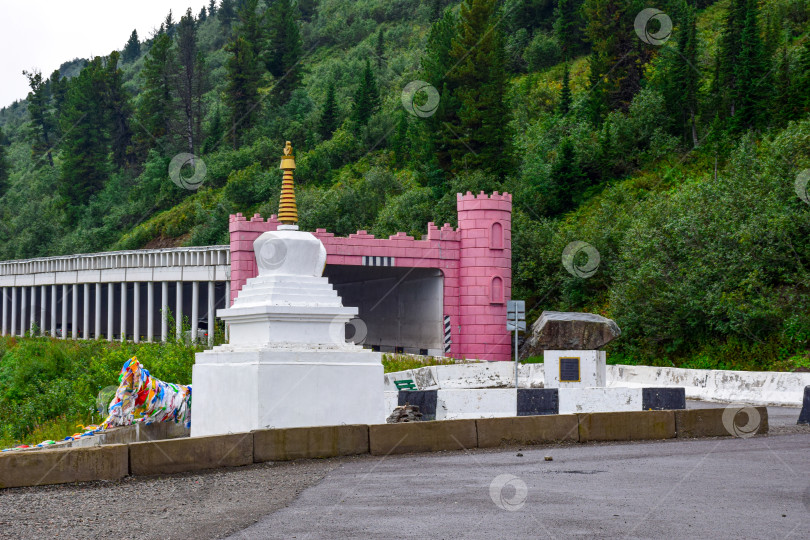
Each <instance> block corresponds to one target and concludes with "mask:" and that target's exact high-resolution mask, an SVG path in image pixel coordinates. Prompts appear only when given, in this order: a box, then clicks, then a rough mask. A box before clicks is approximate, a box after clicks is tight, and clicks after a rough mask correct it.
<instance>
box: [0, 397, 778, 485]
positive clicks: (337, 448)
mask: <svg viewBox="0 0 810 540" xmlns="http://www.w3.org/2000/svg"><path fill="white" fill-rule="evenodd" d="M729 407H735V406H729ZM729 407H726V408H725V409H723V408H715V409H689V410H678V411H672V410H664V411H627V412H611V413H589V414H576V415H542V416H513V417H502V418H485V419H477V420H439V421H428V422H411V423H402V424H375V425H350V426H317V427H303V428H288V429H270V430H260V431H254V432H250V433H236V434H228V435H213V436H207V437H194V438H183V439H169V440H161V441H149V442H138V443H130V444H127V445H124V444H113V445H104V446H95V447H90V448H66V449H61V450H39V451H30V452H6V453H3V454H2V455H0V488H11V487H24V486H37V485H43V484H63V483H72V482H90V481H96V480H119V479H121V478H123V477H125V476H127V474H129V475H132V476H142V475H157V474H172V473H178V472H188V471H198V470H202V469H213V468H220V467H239V466H244V465H249V464H252V463H259V462H263V461H284V460H293V459H308V458H326V457H335V456H344V455H356V454H372V455H375V456H387V455H390V454H410V453H424V452H440V451H447V450H469V449H471V448H494V447H498V446H501V445H508V444H517V445H526V446H530V445H540V444H552V443H559V442H577V441H578V442H582V443H584V442H589V441H640V440H660V439H671V438H675V437H678V438H693V437H722V436H727V437H730V436H738V437H739V436H750V435H752V434H765V433H767V432H768V410H767V408H765V407H754V409H756V412H757V413H759V418H758V420H757V421H758V425H757V430H756V431H755V432H753V433H750V434H749V433H745V434H744V435H740V434H739V433H732V432H733V431H735V430H734V428H733V427H732V428H731V431H730V430H729V429H727V428H726V425H725V424H727V423H728V418H726V422H725V423H724V418H723V415H724V412H725V411H726V410H727V409H729ZM737 409H738V410H739V411H744V410H745V409H751V407H743V406H737ZM748 412H751V413H752V415H753V417H754V418H756V416H757V415H756V414H754V413H753V412H752V411H750V410H749V411H748ZM736 413H737V411H732V413H731V414H730V416H729V413H726V416H727V417H730V418H732V419H734V418H736V416H735V414H736ZM745 418H747V415H744V416H743V420H745ZM738 423H739V422H738Z"/></svg>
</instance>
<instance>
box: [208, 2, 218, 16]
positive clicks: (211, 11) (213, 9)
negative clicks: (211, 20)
mask: <svg viewBox="0 0 810 540" xmlns="http://www.w3.org/2000/svg"><path fill="white" fill-rule="evenodd" d="M216 14H217V0H209V2H208V15H210V16H211V17H213V16H214V15H216Z"/></svg>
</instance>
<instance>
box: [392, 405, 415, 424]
mask: <svg viewBox="0 0 810 540" xmlns="http://www.w3.org/2000/svg"><path fill="white" fill-rule="evenodd" d="M421 420H422V413H420V412H419V407H417V406H416V405H409V404H408V403H406V404H405V405H401V406H399V407H397V408H395V409H394V412H392V413H391V414H390V415H389V416H388V418H386V419H385V422H386V423H387V424H401V423H404V422H420V421H421Z"/></svg>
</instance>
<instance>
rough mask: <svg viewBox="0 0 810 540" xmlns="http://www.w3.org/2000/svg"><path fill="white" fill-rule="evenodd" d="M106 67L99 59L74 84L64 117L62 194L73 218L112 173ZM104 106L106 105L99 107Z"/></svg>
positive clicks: (71, 84)
mask: <svg viewBox="0 0 810 540" xmlns="http://www.w3.org/2000/svg"><path fill="white" fill-rule="evenodd" d="M107 91H108V86H107V81H106V68H105V66H104V62H103V60H102V58H100V57H98V56H97V57H95V58H94V59H93V60H91V61H90V62H89V63H88V64H87V65H86V66H85V67H84V69H82V71H81V73H79V75H78V76H77V77H75V78H73V79H72V80H71V82H70V86H69V88H68V95H67V101H66V103H65V112H64V115H63V117H62V130H63V132H64V133H65V135H64V137H63V139H62V149H63V151H62V166H61V174H60V179H59V184H58V191H59V193H60V194H61V195H62V197H63V198H64V200H65V201H66V203H67V214H68V217H69V218H72V219H75V218H76V216H77V212H78V207H81V206H84V205H86V204H87V203H88V202H89V200H90V197H91V196H92V195H93V194H94V193H97V192H98V191H99V190H101V189H102V188H103V187H104V182H105V181H106V180H107V177H108V176H109V173H110V160H109V156H110V153H111V152H110V126H109V115H108V111H107V108H106V107H105V106H103V104H105V103H106V102H107V95H106V94H107ZM100 104H102V106H99V105H100Z"/></svg>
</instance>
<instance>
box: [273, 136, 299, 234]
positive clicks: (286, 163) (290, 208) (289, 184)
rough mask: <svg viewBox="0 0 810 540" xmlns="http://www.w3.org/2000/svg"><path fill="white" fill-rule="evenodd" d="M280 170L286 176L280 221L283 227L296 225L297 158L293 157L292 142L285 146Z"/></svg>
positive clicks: (279, 207)
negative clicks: (295, 176)
mask: <svg viewBox="0 0 810 540" xmlns="http://www.w3.org/2000/svg"><path fill="white" fill-rule="evenodd" d="M278 168H279V169H281V170H283V171H284V176H283V177H282V179H281V202H280V203H279V206H278V220H279V221H280V222H281V223H282V224H283V225H295V224H297V223H298V207H296V205H295V184H294V183H293V171H294V170H295V156H293V153H292V144H290V141H287V144H286V145H285V146H284V155H283V156H281V165H279V167H278Z"/></svg>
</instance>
